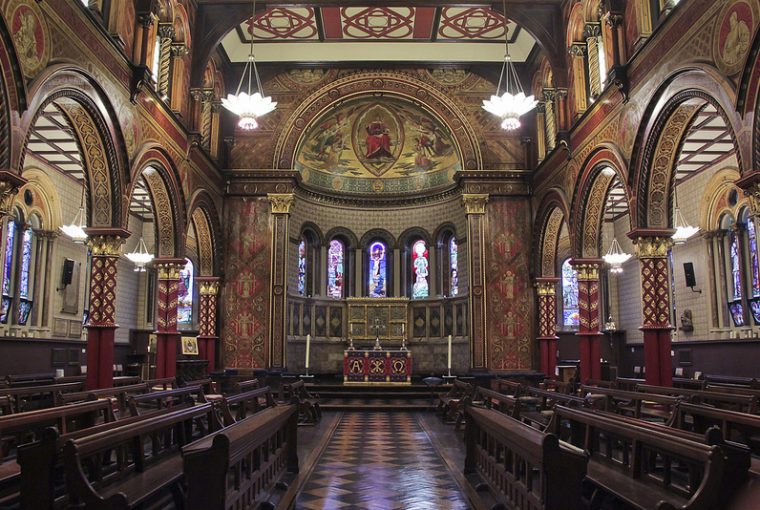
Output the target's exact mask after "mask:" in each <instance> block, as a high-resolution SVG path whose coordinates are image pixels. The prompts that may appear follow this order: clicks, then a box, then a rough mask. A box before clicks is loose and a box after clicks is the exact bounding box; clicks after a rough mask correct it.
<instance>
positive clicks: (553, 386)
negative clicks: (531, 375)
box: [538, 379, 575, 395]
mask: <svg viewBox="0 0 760 510" xmlns="http://www.w3.org/2000/svg"><path fill="white" fill-rule="evenodd" d="M538 386H539V388H541V389H544V390H548V391H556V392H557V393H564V394H565V395H570V394H572V393H573V392H574V391H575V388H574V387H573V386H574V385H573V383H572V382H570V381H557V380H556V379H544V382H542V383H541V384H539V385H538Z"/></svg>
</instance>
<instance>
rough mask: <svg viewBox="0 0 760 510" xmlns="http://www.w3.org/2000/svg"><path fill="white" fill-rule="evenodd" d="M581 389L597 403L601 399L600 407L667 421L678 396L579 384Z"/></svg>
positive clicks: (619, 412) (635, 416)
mask: <svg viewBox="0 0 760 510" xmlns="http://www.w3.org/2000/svg"><path fill="white" fill-rule="evenodd" d="M581 391H582V392H583V394H584V395H586V398H588V399H590V400H592V401H594V404H595V405H597V402H598V401H599V400H601V401H602V409H603V410H605V411H613V412H616V413H618V414H631V415H632V416H633V417H634V418H643V417H648V418H651V419H656V420H661V421H666V422H667V421H669V420H670V419H671V417H672V416H673V409H674V407H675V405H676V403H677V402H679V401H680V400H681V398H679V397H673V396H670V395H660V394H657V393H642V392H638V391H625V390H616V389H612V388H599V387H596V386H586V385H581Z"/></svg>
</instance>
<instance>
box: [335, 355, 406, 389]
mask: <svg viewBox="0 0 760 510" xmlns="http://www.w3.org/2000/svg"><path fill="white" fill-rule="evenodd" d="M343 382H344V383H346V384H352V383H353V384H411V383H412V353H411V352H410V351H401V350H395V351H394V350H379V351H375V350H347V351H343Z"/></svg>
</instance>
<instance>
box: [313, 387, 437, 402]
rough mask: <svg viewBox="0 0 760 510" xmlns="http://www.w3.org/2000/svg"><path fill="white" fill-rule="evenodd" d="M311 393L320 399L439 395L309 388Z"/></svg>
mask: <svg viewBox="0 0 760 510" xmlns="http://www.w3.org/2000/svg"><path fill="white" fill-rule="evenodd" d="M309 392H310V393H312V394H313V393H316V394H318V395H319V398H320V399H325V398H366V399H369V398H423V399H424V398H427V399H431V398H433V397H435V398H437V397H438V395H431V394H430V393H429V392H419V391H414V392H412V391H409V392H394V391H327V390H317V389H313V388H309Z"/></svg>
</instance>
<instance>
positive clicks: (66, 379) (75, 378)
mask: <svg viewBox="0 0 760 510" xmlns="http://www.w3.org/2000/svg"><path fill="white" fill-rule="evenodd" d="M53 382H54V383H55V384H65V383H72V382H81V383H84V382H87V376H86V375H65V376H63V377H56V378H55V380H54V381H53Z"/></svg>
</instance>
